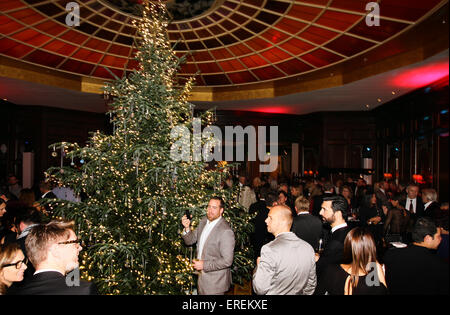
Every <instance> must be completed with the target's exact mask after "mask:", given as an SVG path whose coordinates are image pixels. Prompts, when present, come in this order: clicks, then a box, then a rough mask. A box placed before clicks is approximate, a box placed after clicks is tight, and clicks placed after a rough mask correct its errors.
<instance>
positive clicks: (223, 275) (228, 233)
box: [181, 197, 235, 295]
mask: <svg viewBox="0 0 450 315" xmlns="http://www.w3.org/2000/svg"><path fill="white" fill-rule="evenodd" d="M223 211H224V202H223V200H222V198H220V197H213V198H211V199H210V200H209V203H208V208H207V213H206V217H205V218H203V219H202V220H201V221H200V223H199V225H198V228H197V229H195V230H193V231H192V230H191V229H190V225H191V221H190V220H189V218H187V217H186V215H184V216H183V218H182V219H181V223H182V224H183V226H184V231H183V240H184V242H185V243H186V245H193V244H195V243H197V259H196V260H194V269H195V270H197V271H198V272H199V277H198V293H199V294H200V295H222V294H224V293H225V292H226V291H228V289H229V288H230V285H231V269H230V268H231V265H232V263H233V257H234V244H235V239H234V233H233V231H232V230H231V227H230V225H229V224H228V222H227V221H225V220H224V219H223V218H222V214H223Z"/></svg>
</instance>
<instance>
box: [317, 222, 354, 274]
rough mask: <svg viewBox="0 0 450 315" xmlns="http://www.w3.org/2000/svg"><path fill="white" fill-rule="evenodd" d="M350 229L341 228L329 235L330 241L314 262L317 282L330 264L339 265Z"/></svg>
mask: <svg viewBox="0 0 450 315" xmlns="http://www.w3.org/2000/svg"><path fill="white" fill-rule="evenodd" d="M349 231H350V228H349V227H348V226H347V227H343V228H340V229H337V230H336V231H334V232H333V233H331V237H330V240H329V241H328V243H327V245H326V246H325V248H324V250H323V253H322V254H321V255H320V258H319V260H318V261H317V262H316V272H317V281H319V280H320V277H321V275H322V274H323V272H324V271H325V270H326V269H327V267H328V266H329V265H331V264H337V265H339V264H341V263H342V259H343V254H344V240H345V237H346V236H347V233H348V232H349Z"/></svg>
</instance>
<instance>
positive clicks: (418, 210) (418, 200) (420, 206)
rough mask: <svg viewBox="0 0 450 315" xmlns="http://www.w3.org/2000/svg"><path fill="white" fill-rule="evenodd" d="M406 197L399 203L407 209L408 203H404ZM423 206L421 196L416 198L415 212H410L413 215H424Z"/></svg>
mask: <svg viewBox="0 0 450 315" xmlns="http://www.w3.org/2000/svg"><path fill="white" fill-rule="evenodd" d="M406 202H407V199H405V200H404V201H402V203H401V205H402V206H403V207H404V208H405V209H406V210H408V211H409V209H408V205H407V204H406ZM424 211H425V206H424V205H423V201H422V199H421V198H416V213H415V215H414V214H413V213H411V214H412V215H413V216H414V217H422V216H423V215H424Z"/></svg>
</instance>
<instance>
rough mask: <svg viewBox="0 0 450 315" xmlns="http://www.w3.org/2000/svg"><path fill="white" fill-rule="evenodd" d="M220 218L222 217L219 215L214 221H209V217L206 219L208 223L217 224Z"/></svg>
mask: <svg viewBox="0 0 450 315" xmlns="http://www.w3.org/2000/svg"><path fill="white" fill-rule="evenodd" d="M220 218H222V217H218V218H217V219H215V220H213V221H209V220H208V219H206V225H210V224H214V225H215V224H216V223H217V222H219V220H220Z"/></svg>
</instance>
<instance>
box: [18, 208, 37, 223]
mask: <svg viewBox="0 0 450 315" xmlns="http://www.w3.org/2000/svg"><path fill="white" fill-rule="evenodd" d="M15 222H16V225H17V226H18V225H19V224H20V222H23V223H25V224H27V225H29V224H36V223H41V214H40V213H39V211H38V210H37V209H36V208H33V207H27V208H23V209H20V210H19V213H18V214H17V215H16V220H15Z"/></svg>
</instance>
